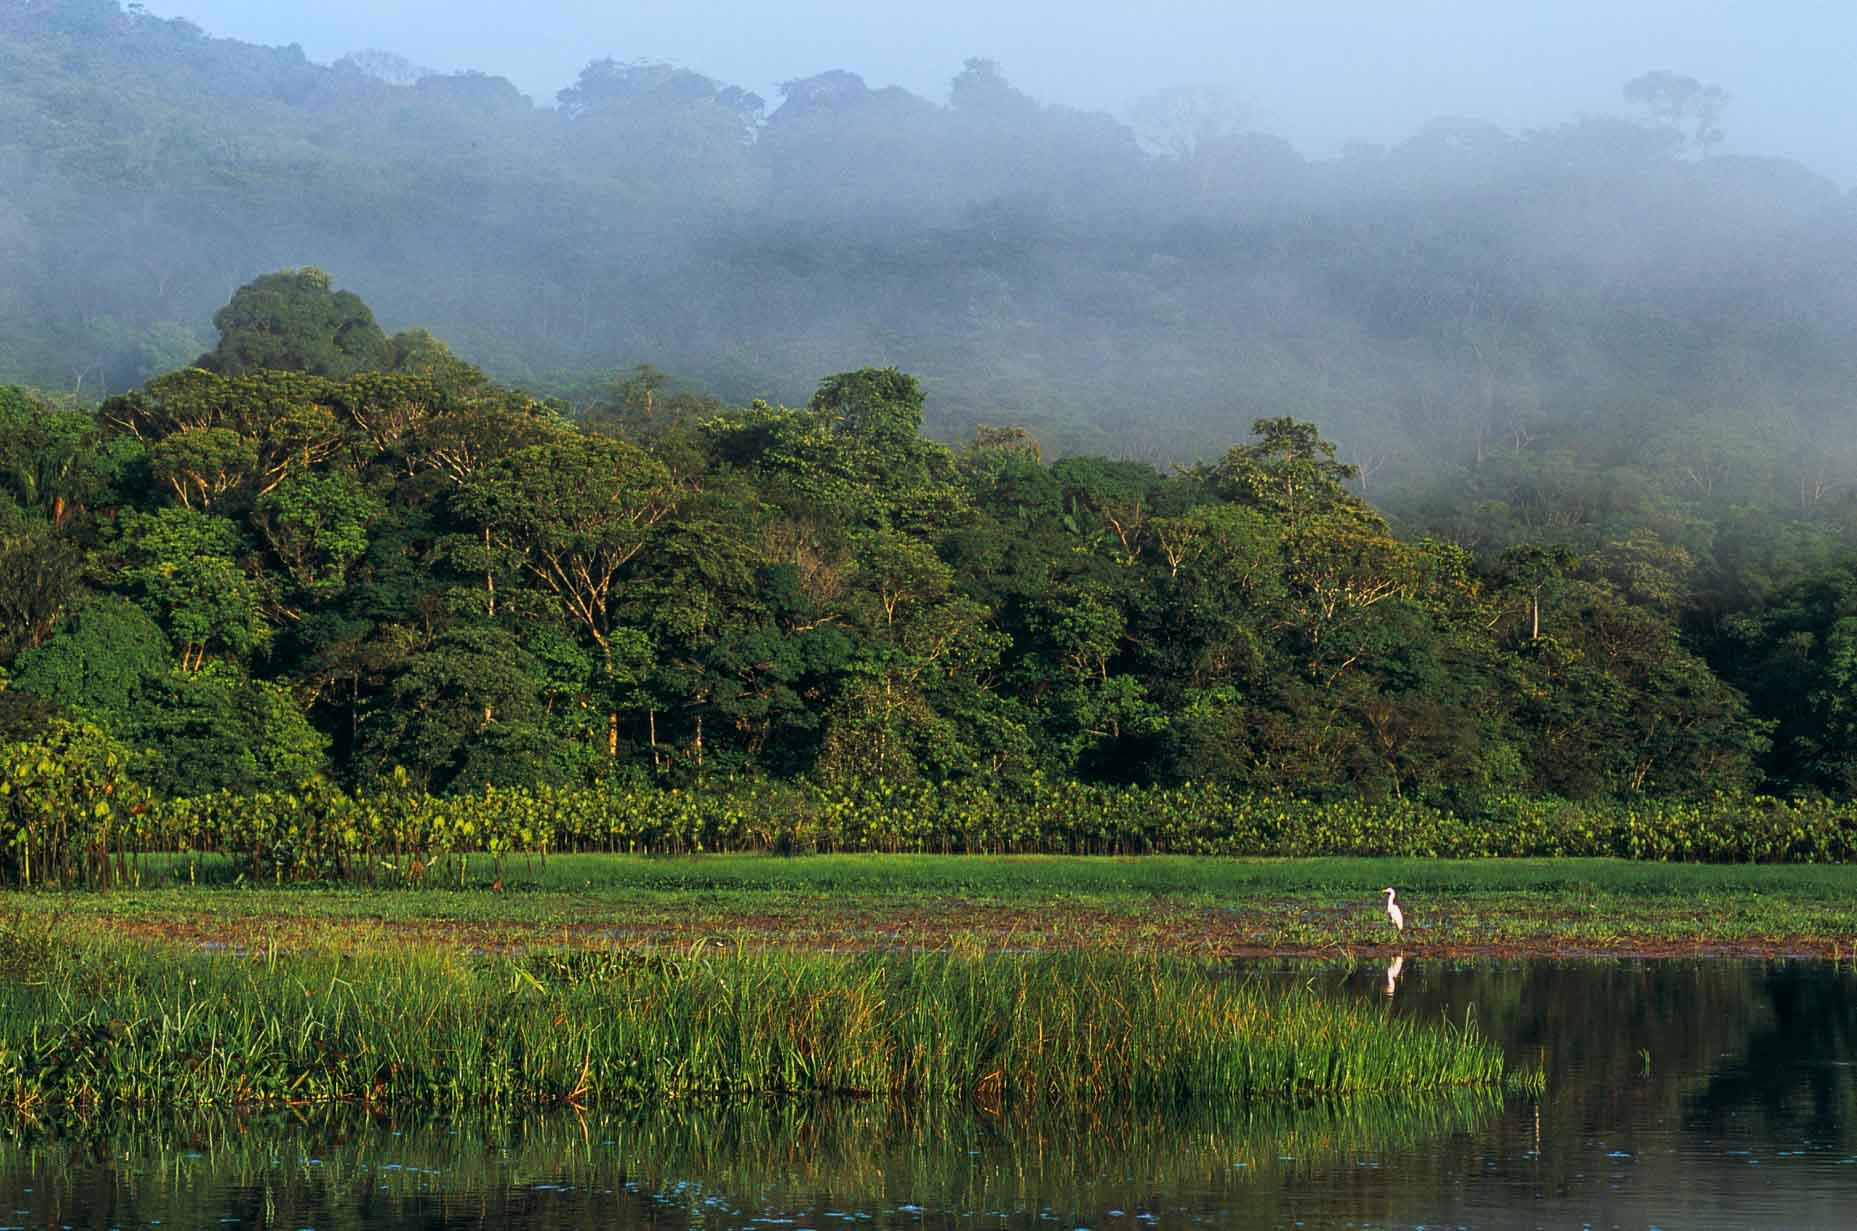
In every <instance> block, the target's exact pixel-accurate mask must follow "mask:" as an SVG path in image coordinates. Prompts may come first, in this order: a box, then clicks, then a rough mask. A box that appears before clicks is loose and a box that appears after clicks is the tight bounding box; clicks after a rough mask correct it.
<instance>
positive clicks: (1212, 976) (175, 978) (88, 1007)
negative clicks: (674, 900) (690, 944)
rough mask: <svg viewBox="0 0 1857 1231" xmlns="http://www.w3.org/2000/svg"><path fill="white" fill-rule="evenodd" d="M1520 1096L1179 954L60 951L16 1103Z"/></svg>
mask: <svg viewBox="0 0 1857 1231" xmlns="http://www.w3.org/2000/svg"><path fill="white" fill-rule="evenodd" d="M9 926H14V927H17V925H9ZM6 939H7V938H6V937H0V943H4V942H5V941H6ZM1502 1081H1503V1059H1502V1056H1501V1053H1500V1051H1499V1050H1498V1049H1497V1048H1496V1047H1494V1046H1493V1045H1491V1044H1490V1043H1488V1042H1487V1041H1485V1040H1484V1039H1482V1038H1481V1037H1480V1036H1479V1035H1478V1034H1477V1032H1476V1030H1475V1029H1474V1028H1473V1027H1472V1026H1470V1025H1465V1026H1463V1027H1452V1026H1449V1025H1445V1024H1437V1025H1419V1024H1413V1023H1410V1022H1407V1021H1403V1020H1399V1019H1391V1018H1388V1017H1387V1016H1386V1015H1384V1014H1383V1013H1382V1012H1380V1011H1378V1009H1377V1007H1376V1006H1373V1005H1368V1004H1353V1003H1346V1002H1339V1001H1336V1000H1333V999H1329V998H1326V997H1324V996H1322V995H1321V994H1318V993H1316V992H1314V991H1309V990H1293V989H1291V990H1286V989H1283V988H1280V987H1273V986H1270V985H1267V984H1264V983H1261V982H1258V983H1253V982H1248V981H1245V980H1241V979H1238V978H1234V977H1233V976H1231V975H1230V974H1229V973H1227V972H1226V971H1224V970H1222V969H1221V968H1219V967H1217V966H1215V965H1212V964H1210V963H1205V962H1199V961H1193V960H1186V959H1173V958H1160V957H1123V956H1105V955H1093V954H1085V953H1075V952H1066V953H1056V954H1041V955H1035V956H1022V955H990V956H966V955H958V954H951V953H934V954H925V955H916V956H899V955H894V954H892V955H864V956H857V957H846V956H832V955H819V954H801V953H791V952H753V951H748V952H740V951H738V952H722V951H719V950H716V949H713V948H712V949H707V950H698V951H694V952H689V953H682V954H635V953H620V952H594V953H588V952H585V951H582V952H577V953H571V954H570V953H529V954H522V955H494V954H492V955H481V954H479V955H473V954H461V953H455V952H438V951H433V952H426V951H399V952H385V953H378V954H370V955H363V956H356V955H353V954H335V953H330V954H318V953H307V954H292V955H280V954H278V953H276V952H263V953H246V954H210V955H209V954H197V953H186V954H175V953H173V952H171V951H163V950H160V949H157V948H138V947H133V946H123V945H121V944H118V945H116V946H114V947H109V948H106V947H104V946H101V945H94V944H87V943H84V942H81V941H78V940H74V939H66V938H59V939H57V940H56V941H55V942H54V944H53V945H52V948H51V951H50V960H49V962H48V964H47V966H46V967H45V968H44V969H42V970H36V971H31V972H24V977H22V972H20V971H17V970H12V969H9V970H8V971H7V972H6V973H5V975H4V977H3V978H0V1099H5V1100H7V1101H8V1102H10V1103H11V1105H12V1106H14V1107H15V1108H17V1109H22V1110H46V1109H49V1110H52V1111H58V1110H61V1109H73V1110H83V1109H119V1108H135V1107H162V1108H214V1107H254V1106H267V1105H323V1104H334V1103H353V1104H360V1105H366V1106H377V1107H398V1106H415V1107H423V1108H429V1109H440V1110H455V1109H466V1108H486V1107H487V1108H507V1109H522V1108H532V1107H543V1106H550V1105H561V1104H568V1105H574V1106H583V1107H584V1106H595V1105H602V1106H609V1107H610V1106H624V1105H645V1104H662V1103H667V1102H675V1101H679V1100H687V1101H703V1100H731V1099H743V1098H775V1099H778V1098H790V1097H805V1096H818V1095H851V1096H859V1097H871V1098H883V1099H889V1100H893V1101H896V1102H899V1103H904V1104H950V1103H961V1104H974V1105H978V1106H980V1107H982V1108H987V1109H994V1108H998V1109H1006V1108H1010V1107H1044V1108H1051V1109H1077V1108H1087V1107H1094V1106H1118V1107H1126V1108H1167V1107H1180V1106H1186V1105H1190V1104H1193V1103H1196V1102H1200V1101H1204V1100H1240V1099H1284V1100H1296V1099H1308V1098H1316V1097H1352V1096H1361V1095H1374V1094H1387V1093H1407V1092H1415V1091H1429V1090H1438V1089H1443V1088H1459V1087H1490V1088H1495V1087H1499V1086H1500V1085H1501V1083H1502Z"/></svg>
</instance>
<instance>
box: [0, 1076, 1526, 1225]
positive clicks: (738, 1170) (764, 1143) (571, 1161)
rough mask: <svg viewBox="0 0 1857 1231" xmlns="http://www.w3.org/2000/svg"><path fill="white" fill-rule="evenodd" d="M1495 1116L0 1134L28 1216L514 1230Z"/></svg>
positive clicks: (974, 1196)
mask: <svg viewBox="0 0 1857 1231" xmlns="http://www.w3.org/2000/svg"><path fill="white" fill-rule="evenodd" d="M1499 1110H1500V1101H1499V1100H1498V1099H1497V1098H1496V1097H1494V1096H1493V1095H1490V1094H1487V1093H1473V1092H1455V1093H1453V1094H1450V1095H1440V1096H1436V1097H1432V1098H1427V1099H1423V1100H1410V1099H1370V1100H1354V1101H1351V1102H1349V1103H1347V1104H1345V1105H1342V1104H1333V1103H1323V1104H1317V1105H1313V1106H1308V1107H1301V1108H1298V1107H1290V1106H1284V1105H1281V1104H1269V1105H1264V1104H1254V1105H1251V1106H1249V1107H1248V1108H1243V1109H1222V1110H1218V1111H1214V1110H1211V1109H1202V1110H1200V1111H1196V1112H1181V1111H1176V1112H1168V1113H1155V1114H1149V1115H1117V1116H1110V1117H1103V1118H1097V1117H1077V1116H1065V1115H1051V1116H1043V1117H1029V1116H1019V1115H1010V1116H1003V1117H993V1116H986V1115H983V1114H977V1113H968V1112H958V1111H948V1112H938V1113H915V1114H906V1113H901V1112H898V1111H896V1110H894V1109H889V1108H885V1107H882V1106H879V1105H876V1104H872V1103H854V1102H846V1101H843V1100H834V1101H826V1102H817V1101H813V1102H801V1103H784V1104H780V1105H775V1106H769V1105H765V1104H746V1105H741V1106H736V1107H730V1108H710V1109H702V1108H683V1109H676V1108H670V1109H659V1110H656V1111H652V1112H643V1113H638V1114H632V1115H623V1116H612V1115H591V1114H590V1115H587V1116H584V1117H583V1116H576V1115H573V1114H572V1113H553V1114H550V1115H548V1116H541V1117H532V1118H528V1119H519V1120H501V1121H486V1120H482V1119H477V1118H468V1117H467V1118H464V1119H459V1120H454V1121H449V1122H443V1123H440V1122H428V1123H411V1122H405V1123H390V1122H388V1121H385V1120H369V1119H367V1118H365V1117H364V1116H363V1115H361V1114H360V1113H358V1112H353V1111H346V1110H339V1109H338V1110H336V1111H334V1112H329V1113H322V1114H318V1115H317V1116H314V1117H311V1118H308V1119H302V1118H297V1117H290V1116H281V1115H276V1114H272V1115H270V1116H268V1117H266V1118H261V1119H258V1120H254V1121H235V1120H231V1119H196V1120H194V1121H192V1122H180V1123H175V1122H166V1123H163V1122H160V1121H156V1120H152V1119H146V1120H134V1119H122V1118H118V1119H112V1120H107V1121H100V1122H97V1123H96V1124H94V1125H90V1126H83V1125H78V1124H72V1123H67V1124H66V1125H65V1126H64V1127H63V1129H61V1130H60V1131H59V1132H56V1133H53V1132H48V1131H45V1130H28V1131H26V1132H25V1133H23V1134H21V1135H20V1136H18V1137H17V1138H15V1139H13V1140H10V1141H6V1142H0V1198H3V1197H7V1196H10V1195H12V1194H10V1193H9V1192H8V1189H10V1188H12V1187H13V1186H14V1185H15V1184H18V1185H22V1186H23V1185H28V1184H29V1185H31V1186H33V1187H34V1189H35V1193H34V1195H32V1196H31V1197H28V1198H24V1199H23V1200H24V1202H25V1205H24V1206H23V1207H21V1208H30V1209H32V1210H33V1211H34V1212H35V1218H36V1215H37V1213H39V1212H46V1213H52V1214H57V1213H60V1212H63V1213H71V1212H73V1211H74V1210H75V1209H76V1208H77V1207H78V1206H80V1205H82V1206H85V1207H86V1208H89V1209H95V1208H97V1207H98V1205H99V1204H103V1203H109V1204H110V1205H111V1206H112V1208H114V1209H115V1210H117V1211H118V1212H121V1211H123V1210H124V1209H125V1208H126V1207H128V1206H129V1205H130V1204H132V1203H134V1204H138V1205H139V1210H138V1212H139V1214H140V1216H141V1217H142V1219H143V1220H146V1219H148V1218H162V1219H163V1222H164V1225H176V1224H178V1223H187V1222H189V1221H190V1220H191V1221H192V1222H197V1223H199V1224H200V1225H212V1224H214V1223H215V1222H217V1220H218V1218H219V1217H221V1216H222V1214H223V1213H224V1210H223V1208H222V1207H224V1206H234V1207H239V1208H251V1207H253V1206H255V1205H259V1204H262V1205H263V1206H265V1207H267V1208H269V1209H271V1210H272V1211H273V1219H274V1220H275V1219H277V1218H284V1217H286V1216H294V1215H295V1214H296V1213H298V1212H300V1211H303V1210H309V1209H315V1210H317V1211H318V1212H319V1213H320V1214H321V1215H322V1216H321V1217H320V1218H319V1219H318V1221H317V1225H318V1226H324V1227H327V1226H339V1225H341V1224H342V1223H343V1221H344V1212H345V1211H351V1210H358V1209H361V1208H363V1207H365V1208H367V1209H369V1210H370V1211H371V1216H372V1218H373V1219H375V1220H376V1221H377V1222H385V1221H397V1220H398V1219H400V1218H414V1217H416V1216H417V1215H418V1214H419V1213H420V1212H421V1211H423V1210H430V1209H431V1208H432V1207H433V1206H435V1205H437V1204H444V1205H445V1206H447V1207H448V1208H453V1209H454V1210H455V1209H462V1208H469V1209H470V1210H472V1211H474V1212H481V1213H484V1214H487V1215H488V1216H490V1217H491V1218H493V1219H495V1220H496V1221H497V1222H499V1223H503V1224H513V1223H520V1222H521V1221H523V1218H522V1215H523V1213H524V1211H525V1210H529V1211H531V1212H533V1211H534V1209H535V1206H534V1203H533V1200H532V1199H533V1196H534V1193H533V1187H534V1186H535V1185H562V1186H569V1187H571V1188H572V1189H573V1190H575V1195H573V1196H572V1197H568V1196H556V1197H555V1198H554V1199H553V1201H554V1204H553V1208H552V1209H551V1210H550V1211H549V1214H550V1216H551V1217H555V1218H558V1217H559V1216H560V1215H561V1214H562V1213H563V1212H564V1211H571V1210H572V1209H573V1208H574V1203H576V1202H579V1203H584V1205H585V1208H588V1209H594V1208H598V1209H601V1210H602V1211H604V1212H606V1213H607V1214H611V1213H612V1211H613V1210H614V1208H615V1207H617V1208H619V1209H620V1210H623V1208H624V1207H625V1206H626V1205H627V1204H628V1203H630V1204H633V1205H635V1206H636V1207H637V1208H639V1209H641V1210H654V1211H657V1212H659V1213H661V1214H662V1213H668V1212H672V1211H678V1210H681V1209H684V1208H686V1207H687V1209H688V1210H689V1212H691V1213H697V1212H700V1211H701V1209H702V1208H703V1204H704V1202H706V1201H709V1200H712V1199H718V1200H721V1201H723V1202H725V1203H726V1204H729V1205H731V1206H733V1207H735V1208H741V1207H743V1206H748V1207H751V1208H762V1209H765V1208H771V1207H782V1206H783V1207H786V1208H791V1209H803V1208H812V1207H816V1208H818V1209H826V1208H837V1209H842V1210H866V1211H870V1210H882V1209H886V1208H893V1207H894V1206H895V1205H897V1204H900V1203H903V1202H915V1203H918V1204H928V1205H934V1206H936V1207H939V1208H942V1209H952V1210H969V1211H987V1210H1013V1209H1025V1208H1027V1207H1032V1208H1049V1209H1051V1210H1054V1211H1075V1212H1078V1213H1083V1212H1087V1211H1091V1210H1096V1211H1100V1210H1102V1209H1105V1208H1108V1207H1109V1206H1112V1205H1116V1204H1119V1203H1126V1202H1130V1201H1137V1200H1144V1199H1147V1198H1149V1197H1154V1196H1158V1195H1159V1194H1182V1193H1191V1194H1197V1195H1199V1196H1202V1197H1203V1196H1217V1195H1219V1194H1222V1193H1232V1194H1235V1195H1242V1196H1247V1197H1249V1196H1251V1195H1252V1194H1254V1193H1255V1192H1256V1190H1257V1189H1258V1188H1259V1182H1260V1181H1264V1182H1265V1184H1266V1186H1267V1187H1268V1186H1269V1182H1270V1181H1272V1180H1274V1179H1275V1178H1276V1177H1278V1176H1280V1175H1281V1174H1282V1173H1284V1172H1295V1173H1303V1172H1307V1171H1310V1170H1319V1169H1321V1168H1323V1167H1326V1166H1330V1165H1335V1164H1343V1163H1346V1162H1347V1161H1348V1160H1351V1159H1355V1158H1373V1159H1378V1158H1379V1157H1381V1156H1383V1155H1387V1154H1394V1153H1405V1152H1412V1151H1418V1150H1423V1149H1426V1148H1429V1147H1430V1146H1432V1145H1433V1144H1434V1143H1436V1142H1438V1141H1441V1140H1442V1139H1444V1138H1446V1137H1447V1136H1449V1135H1451V1134H1453V1133H1467V1132H1474V1131H1476V1130H1478V1129H1479V1128H1480V1127H1482V1126H1483V1125H1484V1124H1486V1122H1487V1121H1488V1119H1489V1118H1490V1117H1491V1116H1493V1115H1495V1114H1496V1113H1497V1112H1498V1111H1499ZM105 1168H107V1170H105ZM25 1176H30V1177H31V1179H24V1178H21V1177H25ZM112 1189H114V1190H117V1191H114V1192H112V1191H110V1190H112ZM563 1202H566V1203H567V1204H566V1205H565V1206H564V1205H563V1204H562V1203H563ZM603 1221H604V1220H603ZM615 1221H616V1222H617V1223H618V1224H619V1225H623V1223H624V1220H623V1219H618V1220H615ZM1073 1225H1074V1224H1073Z"/></svg>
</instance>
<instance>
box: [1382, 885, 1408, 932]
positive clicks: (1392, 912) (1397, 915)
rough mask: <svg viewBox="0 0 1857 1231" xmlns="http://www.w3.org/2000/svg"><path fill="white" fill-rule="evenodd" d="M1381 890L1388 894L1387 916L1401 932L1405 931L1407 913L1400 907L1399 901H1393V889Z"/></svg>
mask: <svg viewBox="0 0 1857 1231" xmlns="http://www.w3.org/2000/svg"><path fill="white" fill-rule="evenodd" d="M1380 892H1381V893H1384V894H1385V895H1386V917H1387V918H1388V919H1391V920H1392V921H1393V926H1394V927H1396V928H1398V929H1399V930H1400V931H1401V932H1403V931H1405V930H1406V914H1405V912H1404V911H1402V910H1400V909H1399V903H1397V902H1395V901H1393V891H1392V890H1391V889H1382V890H1380Z"/></svg>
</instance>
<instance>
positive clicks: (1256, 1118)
mask: <svg viewBox="0 0 1857 1231" xmlns="http://www.w3.org/2000/svg"><path fill="white" fill-rule="evenodd" d="M1255 977H1260V978H1286V979H1287V978H1294V979H1298V980H1300V981H1311V980H1313V981H1315V982H1317V983H1319V984H1326V985H1329V986H1332V987H1333V988H1334V990H1335V993H1336V994H1337V995H1345V996H1361V997H1371V998H1373V999H1374V1000H1375V1001H1376V1002H1378V1003H1380V1004H1382V1005H1384V1006H1385V1011H1387V1012H1391V1013H1397V1014H1403V1015H1414V1016H1418V1017H1422V1018H1427V1019H1432V1020H1437V1019H1439V1018H1441V1017H1443V1018H1448V1019H1449V1020H1451V1021H1453V1022H1461V1021H1462V1020H1463V1019H1464V1017H1465V1015H1466V1014H1467V1013H1468V1014H1470V1015H1472V1016H1474V1018H1475V1020H1476V1021H1477V1023H1478V1025H1479V1027H1480V1028H1481V1029H1482V1030H1483V1031H1484V1032H1485V1033H1486V1034H1488V1035H1490V1036H1493V1037H1494V1038H1496V1039H1497V1040H1499V1041H1500V1042H1501V1043H1502V1044H1503V1046H1504V1047H1505V1049H1506V1050H1507V1052H1508V1054H1509V1056H1510V1058H1511V1061H1512V1063H1520V1062H1527V1061H1539V1062H1540V1063H1543V1064H1544V1065H1545V1066H1546V1068H1547V1071H1548V1074H1549V1078H1548V1089H1547V1092H1546V1094H1545V1095H1544V1096H1543V1097H1542V1098H1541V1099H1539V1100H1534V1099H1520V1098H1513V1097H1511V1098H1508V1099H1503V1098H1500V1097H1467V1098H1449V1099H1426V1100H1418V1101H1403V1100H1402V1101H1393V1102H1385V1103H1381V1102H1366V1103H1350V1104H1347V1105H1345V1106H1341V1107H1314V1108H1307V1109H1301V1110H1293V1109H1284V1108H1276V1107H1252V1108H1248V1109H1246V1108H1235V1109H1202V1110H1200V1111H1199V1112H1196V1113H1192V1114H1185V1115H1175V1116H1156V1117H1141V1118H1131V1117H1126V1116H1117V1115H1114V1114H1111V1115H1108V1116H1106V1117H1105V1118H1103V1119H1100V1120H1076V1119H1065V1120H1058V1121H1052V1120H1039V1119H1011V1118H1009V1119H1006V1120H1000V1119H997V1118H991V1117H986V1116H980V1115H968V1114H961V1113H951V1114H925V1115H909V1116H899V1115H898V1114H896V1113H894V1112H891V1111H889V1110H886V1109H883V1108H879V1107H871V1106H866V1105H844V1104H819V1105H810V1106H801V1107H793V1106H785V1107H759V1106H751V1107H745V1108H736V1109H732V1110H728V1111H720V1112H718V1111H708V1112H705V1111H702V1110H700V1109H689V1110H679V1109H666V1110H658V1111H654V1112H651V1113H648V1114H633V1115H589V1116H586V1117H584V1118H582V1117H576V1116H573V1115H557V1116H550V1117H544V1118H539V1119H530V1120H525V1121H519V1122H503V1121H484V1120H471V1121H457V1122H432V1121H380V1120H370V1119H367V1118H364V1117H359V1116H353V1115H339V1116H335V1117H311V1118H294V1117H279V1118H268V1119H258V1120H219V1119H207V1120H197V1121H188V1122H172V1121H170V1122H155V1121H148V1122H123V1121H114V1122H105V1123H101V1124H97V1125H92V1126H85V1127H81V1128H66V1129H64V1130H62V1131H51V1130H39V1129H30V1130H27V1131H24V1132H22V1133H17V1134H15V1135H12V1136H10V1137H6V1138H3V1139H0V1227H33V1228H40V1227H53V1228H57V1227H72V1228H111V1227H120V1228H125V1229H126V1228H146V1227H157V1226H158V1227H162V1228H169V1229H172V1228H196V1227H197V1228H233V1227H285V1228H302V1227H314V1228H318V1229H321V1231H338V1229H345V1228H375V1227H429V1228H466V1227H510V1228H525V1229H535V1231H543V1229H546V1231H556V1229H560V1228H569V1227H590V1228H592V1227H602V1228H648V1227H649V1228H679V1229H682V1228H731V1227H740V1228H749V1227H752V1228H801V1227H811V1228H851V1229H856V1228H865V1227H885V1228H896V1227H905V1228H920V1227H938V1228H939V1227H1039V1228H1045V1227H1051V1228H1064V1229H1068V1228H1075V1227H1090V1228H1131V1229H1137V1231H1152V1229H1154V1228H1163V1227H1189V1226H1199V1227H1221V1228H1249V1227H1292V1228H1293V1227H1308V1228H1319V1227H1427V1228H1448V1227H1536V1226H1539V1227H1569V1228H1579V1227H1592V1228H1613V1227H1623V1228H1647V1227H1664V1228H1670V1229H1672V1231H1674V1229H1676V1228H1697V1227H1703V1228H1716V1227H1723V1228H1725V1227H1758V1228H1770V1227H1826V1228H1831V1227H1837V1228H1846V1227H1852V1226H1857V1068H1854V1067H1853V1065H1854V1064H1857V973H1853V971H1852V970H1851V968H1850V967H1848V966H1846V967H1843V968H1837V967H1833V966H1831V965H1829V964H1826V963H1810V964H1809V963H1796V964H1767V963H1744V962H1724V961H1710V962H1603V963H1578V962H1562V963H1541V962H1536V963H1525V964H1522V963H1517V964H1503V965H1476V966H1452V965H1447V964H1443V963H1439V962H1423V961H1415V962H1409V963H1406V964H1405V965H1404V968H1403V971H1402V972H1401V975H1400V977H1399V979H1398V987H1397V992H1396V994H1395V995H1394V996H1393V997H1392V998H1391V999H1387V998H1386V996H1385V970H1384V968H1383V967H1379V966H1376V967H1373V968H1362V969H1356V970H1354V971H1351V972H1338V971H1332V970H1331V971H1323V972H1317V973H1310V972H1309V971H1302V972H1300V973H1280V972H1279V973H1272V972H1259V973H1257V974H1256V975H1255Z"/></svg>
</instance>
